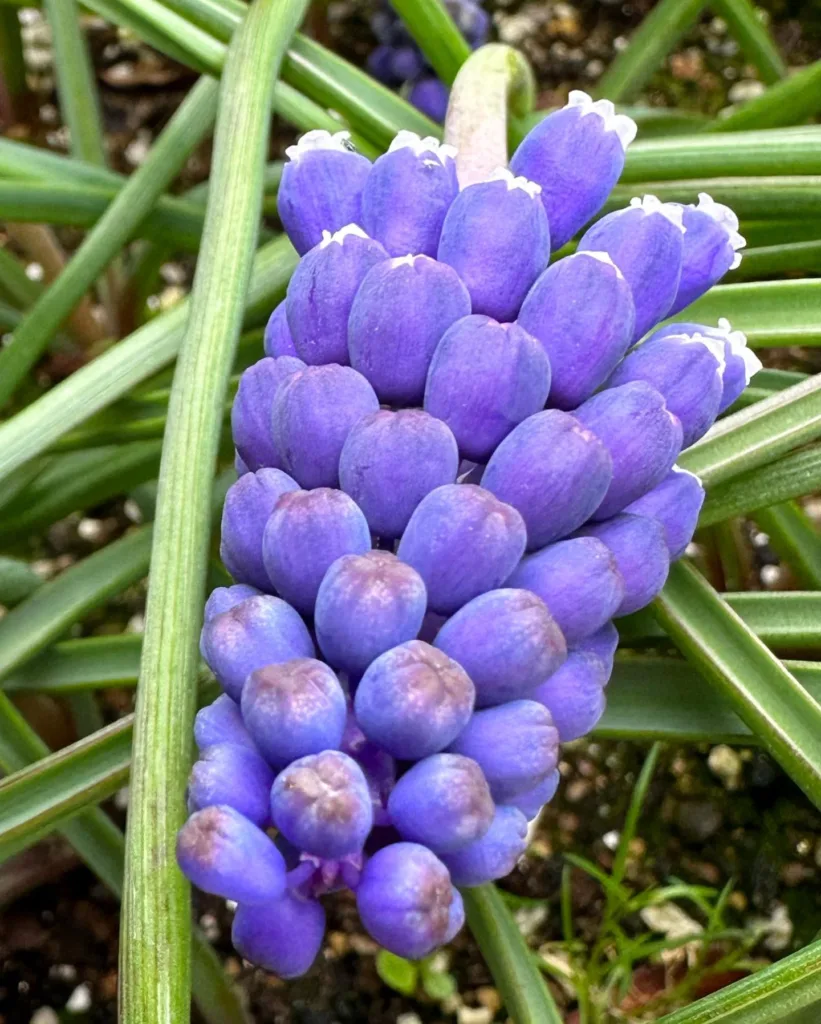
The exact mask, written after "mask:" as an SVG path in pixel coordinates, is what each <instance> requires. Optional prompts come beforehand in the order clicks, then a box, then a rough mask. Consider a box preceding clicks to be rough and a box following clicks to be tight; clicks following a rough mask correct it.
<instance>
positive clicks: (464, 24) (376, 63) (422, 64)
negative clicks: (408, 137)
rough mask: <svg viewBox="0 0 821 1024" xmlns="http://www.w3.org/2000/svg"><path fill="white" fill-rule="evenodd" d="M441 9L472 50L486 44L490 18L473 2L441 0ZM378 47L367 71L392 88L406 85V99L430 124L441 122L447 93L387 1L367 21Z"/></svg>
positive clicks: (474, 0) (372, 55) (369, 60)
mask: <svg viewBox="0 0 821 1024" xmlns="http://www.w3.org/2000/svg"><path fill="white" fill-rule="evenodd" d="M445 6H446V7H447V9H448V13H449V14H450V16H451V18H453V20H454V21H455V22H456V25H457V27H458V28H459V31H460V32H461V33H462V35H463V36H464V37H465V39H466V40H467V42H468V44H469V46H470V48H471V49H472V50H476V49H478V47H480V46H481V45H482V43H486V42H487V40H488V36H489V35H490V16H489V15H488V13H487V11H485V10H483V9H482V6H481V4H480V3H478V2H477V0H445ZM371 28H372V29H373V32H374V35H375V36H376V39H377V42H378V43H379V45H378V46H377V47H376V49H375V50H373V52H372V53H371V54H370V56H369V57H368V70H369V71H370V73H371V74H372V75H373V76H374V78H377V79H378V80H379V81H380V82H382V83H384V84H385V85H387V86H390V88H392V89H398V88H399V87H400V86H406V88H407V90H408V100H409V101H410V102H411V103H412V104H413V105H414V106H415V107H417V108H418V109H419V110H421V111H422V113H423V114H427V116H428V117H430V118H432V119H433V120H434V121H443V120H444V118H445V112H446V110H447V106H448V97H449V95H450V90H449V89H448V87H447V86H446V85H445V83H444V82H443V81H441V79H439V78H437V76H436V72H435V71H434V70H433V68H432V67H431V66H430V64H429V63H428V62H427V60H426V59H425V56H424V54H423V53H422V51H421V50H420V49H419V47H418V46H417V45H416V42H415V41H414V39H413V37H412V36H411V34H410V33H409V32H408V30H407V29H406V28H405V26H404V24H403V22H402V20H401V19H400V18H399V17H398V16H397V14H396V12H395V11H394V9H393V7H391V5H390V3H389V2H388V0H383V2H382V4H381V5H380V7H379V9H378V10H377V11H376V13H375V14H374V16H373V17H372V18H371Z"/></svg>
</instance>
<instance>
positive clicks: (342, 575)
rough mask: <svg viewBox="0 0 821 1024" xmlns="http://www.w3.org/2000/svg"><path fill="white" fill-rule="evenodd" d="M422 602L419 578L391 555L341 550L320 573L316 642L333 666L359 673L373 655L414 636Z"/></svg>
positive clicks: (422, 610) (422, 611)
mask: <svg viewBox="0 0 821 1024" xmlns="http://www.w3.org/2000/svg"><path fill="white" fill-rule="evenodd" d="M426 606H427V593H426V591H425V584H424V583H423V582H422V577H421V576H420V575H419V573H418V572H416V570H415V569H412V568H411V566H409V565H406V564H405V563H404V562H400V561H399V559H398V558H397V557H396V555H393V554H391V553H390V552H389V551H368V552H366V553H365V554H364V555H343V557H342V558H339V559H337V560H336V561H335V562H334V563H333V565H332V566H331V567H330V568H329V569H328V571H327V572H326V573H325V577H324V579H323V580H322V584H321V586H320V588H319V593H318V594H317V598H316V609H315V612H314V625H315V628H316V639H317V643H318V644H319V647H320V650H321V651H322V653H323V654H324V655H325V657H326V658H327V660H328V661H329V662H330V663H331V664H332V665H335V666H336V667H337V668H339V669H341V670H342V671H343V672H347V673H348V674H349V675H352V676H360V675H361V674H362V673H363V672H364V671H365V669H366V668H367V667H368V666H369V665H370V664H371V662H372V661H373V660H374V658H378V657H379V655H380V654H384V652H385V651H388V650H390V649H391V648H392V647H396V646H397V644H403V643H405V641H406V640H413V639H415V637H416V636H417V635H418V634H419V630H420V629H421V626H422V620H423V619H424V617H425V608H426Z"/></svg>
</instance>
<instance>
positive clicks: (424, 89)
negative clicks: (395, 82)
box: [408, 75, 450, 124]
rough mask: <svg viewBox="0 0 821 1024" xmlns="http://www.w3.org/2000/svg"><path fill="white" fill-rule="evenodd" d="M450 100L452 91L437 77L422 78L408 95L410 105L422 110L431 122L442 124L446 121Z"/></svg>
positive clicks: (415, 83)
mask: <svg viewBox="0 0 821 1024" xmlns="http://www.w3.org/2000/svg"><path fill="white" fill-rule="evenodd" d="M449 99H450V89H448V87H447V86H446V85H445V83H444V82H443V81H441V80H440V79H439V78H437V77H436V76H435V75H430V76H427V77H425V78H420V79H419V81H418V82H414V84H413V86H412V87H411V91H410V92H409V93H408V102H409V103H412V104H413V106H414V107H416V109H417V110H421V111H422V113H423V114H425V116H426V117H429V118H430V119H431V121H437V122H439V123H440V124H441V122H442V121H444V120H445V114H446V113H447V111H448V100H449Z"/></svg>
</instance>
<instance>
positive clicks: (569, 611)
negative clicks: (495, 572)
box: [507, 537, 624, 646]
mask: <svg viewBox="0 0 821 1024" xmlns="http://www.w3.org/2000/svg"><path fill="white" fill-rule="evenodd" d="M507 583H508V585H509V586H511V587H522V588H524V590H532V591H533V593H534V594H538V595H539V597H540V598H541V599H542V600H543V601H544V603H545V604H546V605H547V609H548V611H549V612H550V614H551V615H552V616H553V619H554V621H555V622H556V625H557V626H558V627H559V629H560V630H561V631H562V633H563V634H564V638H565V640H566V641H567V643H568V644H569V645H571V646H572V645H573V644H576V643H578V641H579V640H583V639H584V638H585V637H586V636H590V634H591V633H595V632H596V630H598V629H601V627H602V626H603V625H604V624H605V622H607V621H608V620H609V619H610V618H612V616H613V614H614V613H615V611H616V609H617V608H618V606H619V605H620V604H621V602H622V599H623V598H624V581H623V580H622V578H621V574H620V573H619V570H618V568H617V567H616V561H615V559H614V558H613V556H612V555H611V553H610V552H609V550H608V549H607V547H606V546H605V545H604V544H602V542H601V541H600V540H596V538H595V537H576V538H574V539H573V540H562V541H558V542H557V543H556V544H550V545H548V547H546V548H542V550H541V551H536V552H535V553H534V554H532V555H528V556H527V557H526V558H523V559H522V561H521V562H520V563H519V565H518V567H517V568H516V571H515V572H514V573H513V575H512V576H511V577H510V579H509V580H508V581H507Z"/></svg>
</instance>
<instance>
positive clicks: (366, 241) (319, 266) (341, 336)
mask: <svg viewBox="0 0 821 1024" xmlns="http://www.w3.org/2000/svg"><path fill="white" fill-rule="evenodd" d="M387 257H388V254H387V253H386V252H385V250H384V249H383V248H382V246H381V245H380V244H379V242H375V241H374V240H373V239H372V238H368V236H367V235H366V234H365V232H364V231H363V230H362V228H360V227H359V226H358V225H357V224H347V225H346V226H345V227H344V228H342V229H341V230H339V231H337V232H335V233H334V234H331V233H330V232H328V231H325V232H324V233H323V236H322V241H321V242H320V243H319V245H317V246H315V247H314V248H313V249H311V251H310V252H309V253H308V254H307V255H305V256H303V258H302V259H301V260H300V261H299V263H298V264H297V266H296V270H294V273H293V275H292V277H291V280H290V283H289V284H288V293H287V295H286V298H285V308H286V311H287V315H288V327H289V328H290V331H291V337H292V338H293V340H294V348H296V350H297V353H298V355H299V357H300V359H304V360H305V362H306V363H308V364H310V365H311V366H320V365H324V364H325V363H340V364H341V365H343V366H344V365H347V364H348V362H349V358H348V317H349V316H350V313H351V306H352V305H353V301H354V296H355V295H356V293H357V291H358V290H359V286H360V285H361V284H362V281H363V279H364V277H365V275H366V274H367V273H368V271H369V270H370V269H371V267H373V266H375V265H376V264H377V263H380V262H382V261H383V260H386V259H387Z"/></svg>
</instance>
